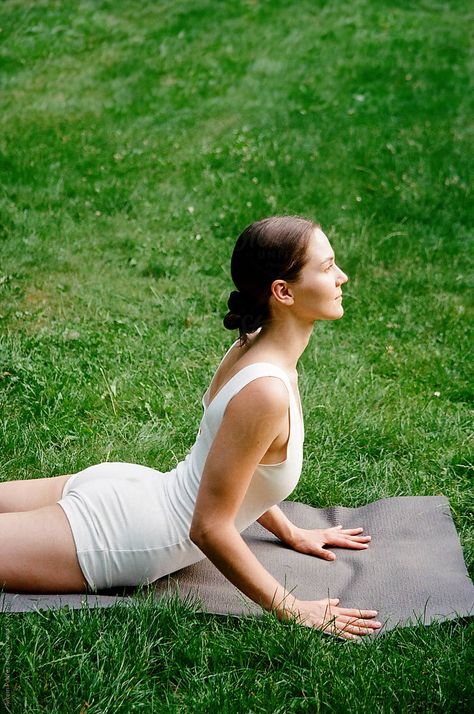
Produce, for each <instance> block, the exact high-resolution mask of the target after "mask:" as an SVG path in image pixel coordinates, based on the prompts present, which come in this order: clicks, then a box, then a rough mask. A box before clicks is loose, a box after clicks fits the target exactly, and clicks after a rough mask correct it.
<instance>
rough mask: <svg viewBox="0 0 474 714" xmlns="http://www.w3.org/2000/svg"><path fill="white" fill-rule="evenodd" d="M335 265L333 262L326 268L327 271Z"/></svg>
mask: <svg viewBox="0 0 474 714" xmlns="http://www.w3.org/2000/svg"><path fill="white" fill-rule="evenodd" d="M333 265H334V263H331V265H329V266H328V267H327V268H326V273H327V272H328V270H331V268H332V267H333Z"/></svg>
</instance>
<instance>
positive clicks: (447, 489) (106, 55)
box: [0, 0, 474, 714]
mask: <svg viewBox="0 0 474 714" xmlns="http://www.w3.org/2000/svg"><path fill="white" fill-rule="evenodd" d="M469 22H472V17H469V16H468V14H467V12H466V9H465V5H464V3H461V2H455V1H454V0H453V1H452V2H443V3H441V2H435V1H434V0H433V1H428V0H423V1H422V2H418V3H408V2H404V1H403V0H398V1H396V0H394V1H393V2H388V0H380V2H375V0H372V1H370V0H354V1H353V2H350V3H349V2H339V3H326V2H323V1H322V0H320V1H315V0H311V1H309V0H307V1H304V0H300V1H299V2H298V3H294V4H292V3H287V2H281V1H280V0H272V1H270V0H263V1H261V2H259V1H258V0H253V1H251V0H248V1H247V2H244V1H242V2H237V0H233V1H231V0H226V1H225V2H220V3H215V2H211V1H210V0H209V1H207V2H206V1H205V0H197V1H195V2H190V1H185V0H179V1H178V2H167V1H164V0H163V1H160V2H156V3H152V2H150V3H143V2H141V3H139V2H132V1H131V0H129V1H126V0H116V1H115V2H105V1H100V0H94V1H93V0H90V2H78V3H72V2H66V3H60V2H53V0H48V1H46V0H45V1H43V2H41V1H39V2H36V3H34V4H33V3H25V2H23V1H20V0H17V1H12V0H6V2H4V3H3V4H2V6H1V8H0V27H1V32H0V40H1V42H2V45H1V48H0V76H1V81H2V112H1V114H0V123H1V125H0V127H1V131H0V171H1V177H2V179H1V181H2V190H1V193H0V429H1V432H0V444H1V447H2V448H1V453H2V474H1V478H2V479H3V480H9V479H16V478H33V477H40V476H53V475H57V474H61V473H72V472H74V471H78V470H79V469H81V468H84V467H85V466H88V465H90V464H93V463H98V462H100V461H105V460H117V461H132V462H137V463H143V464H147V465H150V466H153V467H155V468H158V469H160V470H163V471H164V470H168V469H170V468H172V467H173V466H174V465H175V464H176V462H177V461H178V460H181V459H182V458H184V456H185V455H186V453H187V451H188V449H189V448H190V446H191V445H192V443H193V441H194V438H195V434H196V431H197V428H198V425H199V420H200V416H201V408H200V398H201V395H202V393H203V392H204V390H205V389H206V387H207V384H208V382H209V379H210V377H211V375H212V373H213V370H214V369H215V367H216V365H217V362H218V361H219V359H220V357H221V356H222V354H223V351H224V349H225V348H226V347H227V346H228V345H229V344H230V341H231V340H232V336H231V335H230V333H227V332H226V331H225V330H224V328H223V327H222V322H221V320H222V317H223V315H224V314H225V307H226V300H227V296H228V293H229V290H230V289H231V281H230V276H229V258H230V254H231V251H232V247H233V244H234V242H235V239H236V237H237V235H238V234H239V232H240V231H241V230H242V228H243V227H245V226H246V225H247V224H248V223H250V222H251V221H253V220H256V219H258V218H262V217H264V216H267V215H271V214H277V213H280V214H283V213H285V214H286V213H298V214H300V215H305V216H309V217H312V218H314V219H316V220H318V221H319V222H321V224H322V226H323V228H324V229H325V230H326V232H327V233H328V235H329V237H330V239H331V241H332V243H333V247H334V248H335V251H336V256H337V259H338V263H339V264H340V265H341V267H342V268H343V269H344V270H345V272H347V273H348V275H349V277H350V281H349V283H348V284H347V286H346V288H345V295H346V298H345V301H344V306H345V312H346V314H345V316H344V318H343V319H342V320H340V321H337V322H333V323H319V324H318V325H317V326H316V329H315V331H314V335H313V337H312V339H311V342H310V344H309V346H308V348H307V350H306V352H305V354H304V355H303V357H302V359H301V361H300V366H299V370H300V375H301V378H300V388H301V392H302V399H303V407H304V411H305V426H306V443H305V466H304V470H303V474H302V478H301V480H300V483H299V485H298V487H297V489H296V490H295V491H294V492H293V494H292V496H291V498H292V499H294V500H298V501H304V502H306V503H309V504H311V505H315V506H328V505H334V504H341V505H346V506H359V505H362V504H364V503H367V502H368V501H373V500H376V499H378V498H384V497H389V496H398V495H437V494H443V495H445V496H447V497H448V498H449V500H450V504H451V508H452V512H453V516H454V520H455V523H456V527H457V529H458V532H459V534H460V537H461V543H462V546H463V549H464V555H465V559H466V563H467V566H468V569H469V572H470V574H471V576H472V575H474V537H473V531H474V529H473V527H472V480H471V481H469V478H470V477H471V479H472V449H470V446H469V435H470V431H471V430H470V412H469V405H470V403H471V401H472V383H473V380H472V372H470V369H469V368H470V364H471V362H472V356H470V348H471V345H472V330H470V326H471V325H472V312H473V311H472V301H470V294H471V291H472V275H473V272H472V267H473V266H472V249H471V250H470V246H469V244H468V240H469V224H470V218H471V216H470V214H469V206H470V201H472V197H471V195H470V191H469V185H470V164H471V163H472V160H471V155H472V132H471V131H470V130H469V117H470V116H472V109H473V107H472V103H473V102H472V97H473V94H472V91H470V84H471V79H470V78H471V76H472V51H470V48H469V43H468V33H467V27H468V24H469ZM470 280H471V284H469V281H470ZM438 395H439V396H438ZM473 632H474V627H473V625H472V623H465V622H458V623H444V624H441V625H433V626H430V627H427V628H425V627H416V628H410V629H405V630H399V631H394V632H391V633H389V634H387V635H386V636H384V637H382V638H380V639H378V640H376V641H374V642H370V643H361V644H360V645H358V646H351V644H349V645H346V644H343V643H340V642H338V641H335V640H332V639H330V638H328V637H325V636H323V635H320V634H319V633H316V632H311V631H309V630H306V629H305V628H301V627H298V626H297V625H294V626H293V625H290V624H282V623H278V622H277V621H275V620H273V619H272V618H271V617H270V616H269V617H265V618H264V619H263V620H261V621H258V620H256V619H251V620H235V619H233V618H229V619H226V618H214V617H208V616H204V615H200V614H199V613H196V612H194V610H193V608H192V607H191V606H189V607H188V606H186V605H183V604H180V603H176V602H171V603H169V605H167V606H163V607H156V606H153V605H152V604H151V603H148V604H147V603H146V602H138V601H137V606H136V608H133V609H130V610H126V611H125V610H123V611H122V610H121V609H119V608H118V609H115V608H113V609H112V610H107V611H93V612H90V613H89V612H79V611H69V612H68V611H67V610H65V611H60V612H48V613H44V614H42V615H41V616H40V615H37V614H24V615H10V616H4V617H3V618H0V652H2V649H3V652H4V653H5V654H6V656H5V657H4V656H3V655H1V654H0V676H2V677H3V678H2V679H1V680H0V682H1V685H0V686H3V682H5V683H6V684H5V687H4V688H3V689H2V693H3V692H6V693H7V694H8V702H9V703H10V707H11V710H12V711H29V712H34V711H43V710H46V711H57V712H63V711H71V712H78V713H79V712H80V711H81V708H82V711H83V712H85V711H86V710H87V712H88V713H91V712H101V713H103V712H114V713H115V712H119V711H123V712H130V711H138V710H139V709H140V710H145V711H157V710H159V711H169V712H174V711H176V712H178V711H179V712H183V711H192V712H198V711H199V712H209V711H214V710H215V711H229V712H230V711H232V712H234V711H239V712H240V711H242V712H285V714H286V712H307V711H312V712H313V711H314V712H318V711H324V712H325V711H331V712H339V711H341V712H342V711H344V712H362V711H363V712H370V713H371V714H372V712H374V711H377V712H378V711H381V712H392V711H400V712H405V711H420V712H421V711H423V712H428V711H429V712H431V711H433V712H434V711H439V712H441V711H443V712H450V711H452V712H464V711H465V712H468V711H471V710H472V705H473V700H474V686H473V682H472V676H471V678H470V676H469V671H470V673H471V674H472V659H471V661H469V660H468V657H469V653H470V652H472V649H473ZM355 647H357V649H356V648H355ZM471 657H472V655H471ZM7 685H8V691H7ZM4 702H7V698H6V697H5V694H4ZM84 702H88V704H89V706H87V705H86V704H84Z"/></svg>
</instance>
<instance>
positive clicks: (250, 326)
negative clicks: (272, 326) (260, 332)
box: [224, 290, 263, 332]
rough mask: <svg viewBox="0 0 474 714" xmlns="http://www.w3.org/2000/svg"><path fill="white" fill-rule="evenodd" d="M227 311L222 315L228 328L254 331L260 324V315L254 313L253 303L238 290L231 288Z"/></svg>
mask: <svg viewBox="0 0 474 714" xmlns="http://www.w3.org/2000/svg"><path fill="white" fill-rule="evenodd" d="M227 307H228V308H229V312H228V313H227V315H226V316H225V317H224V326H225V327H226V328H227V329H228V330H236V329H239V330H241V331H242V332H255V330H257V329H258V328H259V327H260V326H261V325H262V320H263V318H262V315H260V314H255V305H254V304H253V302H251V301H250V300H249V299H248V298H246V296H245V295H244V294H243V293H241V292H240V291H239V290H232V292H231V294H230V295H229V299H228V301H227Z"/></svg>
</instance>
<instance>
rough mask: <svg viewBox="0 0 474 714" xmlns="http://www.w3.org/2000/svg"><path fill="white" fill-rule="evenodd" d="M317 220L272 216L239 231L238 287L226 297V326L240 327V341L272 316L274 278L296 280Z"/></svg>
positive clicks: (235, 262) (235, 261)
mask: <svg viewBox="0 0 474 714" xmlns="http://www.w3.org/2000/svg"><path fill="white" fill-rule="evenodd" d="M315 228H320V225H319V223H316V222H314V221H311V220H307V219H306V218H301V217H300V216H272V217H271V218H264V219H263V220H261V221H256V222H255V223H252V224H251V225H250V226H247V228H246V229H245V230H244V231H243V232H242V233H241V234H240V236H239V237H238V239H237V243H236V244H235V247H234V252H233V253H232V259H231V263H230V272H231V275H232V280H233V281H234V284H235V287H236V288H237V290H233V291H232V292H231V294H230V297H229V300H228V301H227V307H228V308H229V312H228V313H227V315H226V316H225V317H224V327H226V328H227V329H228V330H236V329H238V330H239V336H240V343H241V345H244V344H245V343H246V341H247V333H249V332H255V330H258V328H259V327H261V326H262V325H263V324H264V323H265V322H266V321H267V320H268V318H269V317H270V307H269V298H270V294H271V291H270V288H271V285H272V283H273V281H274V280H277V279H278V278H280V279H281V280H288V281H291V280H296V279H297V278H298V275H299V273H300V271H301V269H302V267H303V266H304V264H305V263H306V260H307V255H306V249H307V247H308V242H309V239H310V236H311V234H312V233H313V231H314V229H315Z"/></svg>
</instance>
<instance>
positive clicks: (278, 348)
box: [249, 321, 313, 372]
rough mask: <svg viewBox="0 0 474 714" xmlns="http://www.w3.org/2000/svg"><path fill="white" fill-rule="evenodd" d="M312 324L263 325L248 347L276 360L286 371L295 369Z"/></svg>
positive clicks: (309, 335)
mask: <svg viewBox="0 0 474 714" xmlns="http://www.w3.org/2000/svg"><path fill="white" fill-rule="evenodd" d="M312 331H313V324H307V325H303V326H302V325H301V324H297V323H295V322H285V323H284V324H282V323H281V322H280V323H279V324H276V323H275V321H273V322H271V323H269V324H266V325H264V326H263V327H262V328H261V329H260V330H259V332H258V333H257V334H256V335H255V337H254V338H253V339H252V343H251V345H250V347H249V349H251V350H252V352H253V353H254V354H255V355H256V356H258V355H260V356H265V357H266V358H267V359H268V358H269V357H271V358H272V361H274V362H277V363H278V364H280V365H281V367H283V368H284V369H285V370H286V371H287V372H291V371H293V370H294V371H295V372H296V365H297V363H298V360H299V358H300V357H301V355H302V354H303V352H304V351H305V349H306V347H307V345H308V342H309V338H310V337H311V333H312Z"/></svg>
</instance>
